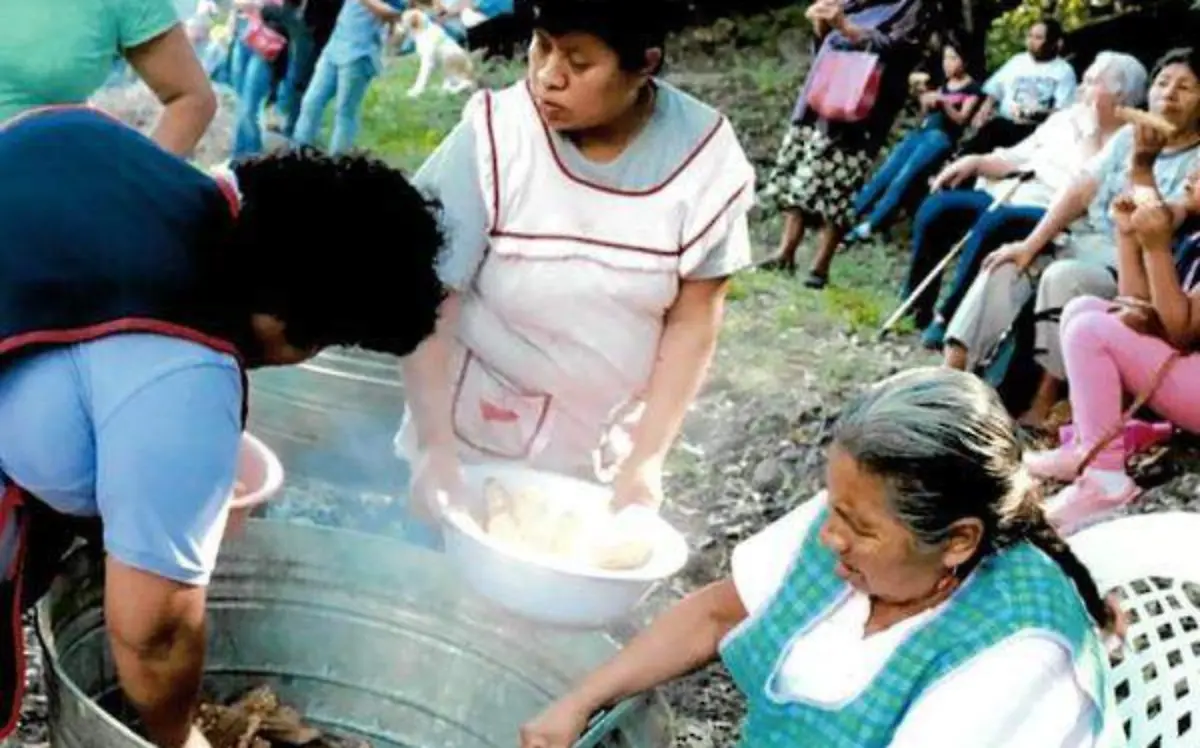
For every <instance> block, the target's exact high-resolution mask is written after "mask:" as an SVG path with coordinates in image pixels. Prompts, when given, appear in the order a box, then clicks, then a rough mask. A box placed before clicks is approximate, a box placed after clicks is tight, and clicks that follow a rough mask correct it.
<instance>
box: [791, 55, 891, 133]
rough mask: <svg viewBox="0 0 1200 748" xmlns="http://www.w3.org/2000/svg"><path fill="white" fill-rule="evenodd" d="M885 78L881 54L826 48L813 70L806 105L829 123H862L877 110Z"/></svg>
mask: <svg viewBox="0 0 1200 748" xmlns="http://www.w3.org/2000/svg"><path fill="white" fill-rule="evenodd" d="M882 78H883V64H882V63H881V62H880V60H879V55H877V54H874V53H873V52H856V51H853V50H845V49H826V50H824V51H823V52H822V53H821V55H820V57H819V58H818V59H817V62H816V65H815V67H814V68H813V71H812V76H811V78H810V83H809V87H808V97H807V104H808V106H809V108H810V109H812V110H813V111H814V112H816V113H817V114H819V115H820V116H821V118H822V119H825V120H828V121H830V122H861V121H863V120H864V119H866V118H867V117H868V116H869V115H870V114H871V110H872V109H874V108H875V101H876V100H877V99H878V98H879V85H880V81H881V80H882Z"/></svg>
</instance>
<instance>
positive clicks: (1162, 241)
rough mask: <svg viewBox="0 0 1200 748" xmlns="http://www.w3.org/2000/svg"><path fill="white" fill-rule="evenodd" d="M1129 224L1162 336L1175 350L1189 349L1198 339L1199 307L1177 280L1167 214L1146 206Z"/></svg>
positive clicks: (1160, 207)
mask: <svg viewBox="0 0 1200 748" xmlns="http://www.w3.org/2000/svg"><path fill="white" fill-rule="evenodd" d="M1133 226H1134V229H1135V231H1136V234H1137V239H1138V241H1139V242H1140V243H1141V247H1142V262H1143V263H1144V266H1145V276H1146V282H1147V285H1148V286H1149V293H1148V295H1149V297H1150V303H1151V304H1152V305H1153V306H1154V311H1155V313H1156V314H1157V315H1158V321H1159V324H1160V325H1161V326H1162V332H1163V337H1164V338H1165V339H1166V341H1167V342H1168V343H1170V344H1171V345H1173V346H1175V347H1176V348H1178V349H1179V350H1182V351H1186V350H1190V349H1191V347H1192V344H1193V343H1194V342H1195V341H1196V340H1197V339H1198V338H1200V329H1198V326H1200V309H1197V307H1198V306H1200V301H1198V300H1197V299H1194V298H1191V297H1189V296H1188V294H1187V293H1185V292H1184V290H1183V285H1182V284H1181V283H1180V282H1179V271H1178V269H1177V268H1176V267H1175V256H1174V253H1173V251H1172V249H1173V247H1172V239H1173V235H1174V228H1173V227H1172V226H1171V217H1170V215H1169V213H1168V211H1166V210H1165V209H1164V208H1163V207H1162V206H1147V207H1143V208H1139V209H1138V210H1137V212H1135V213H1134V216H1133ZM1143 298H1144V297H1143Z"/></svg>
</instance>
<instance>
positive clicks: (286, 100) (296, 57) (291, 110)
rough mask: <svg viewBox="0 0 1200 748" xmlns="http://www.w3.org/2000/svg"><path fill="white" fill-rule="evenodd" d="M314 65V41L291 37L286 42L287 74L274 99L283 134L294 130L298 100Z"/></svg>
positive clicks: (315, 58) (311, 75)
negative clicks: (290, 39)
mask: <svg viewBox="0 0 1200 748" xmlns="http://www.w3.org/2000/svg"><path fill="white" fill-rule="evenodd" d="M316 66H317V45H316V43H314V42H313V40H312V39H303V40H299V39H292V41H291V43H290V44H288V67H287V74H286V75H285V76H284V78H283V82H282V83H280V84H279V96H278V99H277V100H276V107H277V108H278V109H279V111H280V113H282V114H283V120H284V124H283V134H284V135H286V136H287V137H289V138H290V137H292V133H294V132H295V131H296V122H297V121H298V120H299V119H300V102H301V100H302V99H303V97H304V90H305V89H306V88H308V83H309V81H311V80H312V77H313V71H314V70H315V69H316Z"/></svg>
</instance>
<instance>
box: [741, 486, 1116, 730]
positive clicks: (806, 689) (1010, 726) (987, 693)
mask: <svg viewBox="0 0 1200 748" xmlns="http://www.w3.org/2000/svg"><path fill="white" fill-rule="evenodd" d="M824 503H825V497H824V493H822V494H819V495H818V496H817V497H816V498H814V499H812V500H811V501H808V502H806V503H805V504H803V505H802V506H800V507H799V508H797V509H795V510H793V511H792V512H791V513H789V514H788V515H787V516H785V517H783V518H781V519H780V520H778V521H777V522H775V523H773V524H772V525H770V526H769V527H767V528H765V529H764V530H762V531H761V532H759V533H758V534H757V535H755V536H753V537H751V538H749V539H747V540H745V541H744V542H742V543H741V544H739V545H738V546H737V548H735V549H734V551H733V582H734V585H735V586H736V587H737V590H738V595H739V596H740V597H741V599H742V603H743V604H744V605H745V607H746V610H747V611H749V613H750V615H752V616H753V615H754V614H755V613H756V612H757V611H759V610H760V609H761V608H762V607H763V606H764V605H766V604H767V603H768V602H769V601H770V599H771V597H772V596H773V595H774V593H775V591H776V590H777V589H778V588H779V586H780V585H781V584H782V583H783V580H784V577H785V576H786V574H787V571H788V568H789V566H790V564H791V560H792V558H793V557H794V556H795V555H796V553H797V552H798V551H799V548H800V544H801V542H802V541H803V540H804V538H805V537H806V535H807V534H808V531H809V528H810V527H811V526H812V523H813V522H814V521H815V519H816V515H817V513H818V512H819V511H820V509H821V507H822V506H823V505H824ZM943 605H945V603H943ZM940 608H941V606H939V607H936V608H932V609H930V610H927V611H924V612H922V613H920V614H918V615H916V616H913V617H911V618H909V619H907V620H905V621H902V622H900V623H898V624H896V625H894V626H892V627H891V628H888V629H887V630H885V631H881V632H879V633H876V634H873V635H871V636H868V637H864V636H863V631H864V627H865V626H866V623H867V617H868V615H869V613H870V602H869V600H868V598H867V596H866V595H865V594H863V593H862V592H858V591H854V592H852V593H851V594H850V595H849V596H848V597H847V598H846V600H845V602H843V603H842V604H840V605H839V606H837V607H836V608H834V609H833V610H832V611H831V612H830V613H829V614H828V615H826V617H825V618H824V619H823V620H821V621H820V622H819V623H817V624H816V625H815V626H813V627H812V629H811V630H810V631H809V633H808V634H806V635H805V636H803V637H802V638H800V639H798V640H796V641H795V642H793V644H792V645H791V650H790V651H789V652H788V654H787V656H786V659H785V660H784V662H783V666H782V667H781V669H780V673H779V679H778V681H777V686H778V688H780V690H781V693H780V695H781V696H785V697H793V698H798V699H799V698H803V699H807V700H809V701H812V702H816V703H818V704H823V705H830V706H836V705H837V704H839V703H842V702H844V701H846V700H848V699H851V698H853V697H854V696H856V695H857V694H858V693H859V692H861V691H862V690H863V689H864V688H866V687H867V686H868V685H869V684H870V682H871V680H872V679H873V678H874V677H875V675H876V674H877V673H878V672H879V671H880V670H881V669H882V668H883V667H884V665H885V664H886V662H887V659H888V657H889V656H890V655H891V654H892V652H893V651H895V649H896V648H897V647H899V646H900V644H901V643H902V642H903V641H904V639H905V637H907V636H908V634H909V633H911V632H912V631H913V630H915V629H917V628H918V627H920V626H922V625H924V624H925V623H926V622H927V621H928V620H929V619H930V618H931V617H932V616H933V615H934V614H935V613H936V612H937V611H938V610H940ZM1093 708H1094V707H1093V706H1092V702H1091V699H1090V698H1089V697H1088V695H1087V693H1086V692H1084V691H1083V689H1082V688H1080V686H1079V684H1078V683H1077V682H1076V680H1075V675H1074V669H1073V663H1072V660H1071V656H1070V653H1069V652H1068V651H1067V650H1066V649H1064V648H1063V646H1062V645H1061V644H1059V643H1057V642H1055V641H1054V640H1052V639H1050V638H1049V637H1047V636H1045V635H1043V634H1040V633H1037V632H1030V633H1027V634H1019V635H1017V636H1014V637H1012V638H1010V639H1007V640H1005V641H1003V642H1001V643H1000V644H997V645H995V646H993V647H992V648H991V649H989V650H987V651H985V652H983V653H981V654H978V655H976V656H975V657H974V658H973V659H971V660H969V661H968V662H966V663H964V664H963V665H961V666H960V667H959V668H958V669H957V670H955V671H954V672H952V673H950V674H948V675H947V676H945V677H944V678H943V679H942V680H940V681H938V682H937V683H935V684H934V685H933V686H931V687H930V688H929V689H928V690H926V691H925V693H923V694H921V696H920V697H918V699H917V701H916V703H914V704H913V707H912V708H911V709H910V710H909V712H908V714H907V715H905V717H904V720H903V721H902V722H901V723H900V727H899V728H898V729H897V730H896V734H895V735H894V736H893V739H892V742H891V744H890V748H961V747H962V746H964V745H970V746H971V748H1033V747H1034V746H1036V747H1037V748H1093V746H1095V745H1096V744H1097V736H1096V735H1095V733H1094V730H1093V712H1092V710H1093Z"/></svg>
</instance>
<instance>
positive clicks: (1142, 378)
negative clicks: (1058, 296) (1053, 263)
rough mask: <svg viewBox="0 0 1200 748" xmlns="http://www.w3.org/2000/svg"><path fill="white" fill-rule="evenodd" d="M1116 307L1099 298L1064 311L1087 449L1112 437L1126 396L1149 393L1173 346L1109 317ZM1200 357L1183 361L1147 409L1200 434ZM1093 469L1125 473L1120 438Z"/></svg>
mask: <svg viewBox="0 0 1200 748" xmlns="http://www.w3.org/2000/svg"><path fill="white" fill-rule="evenodd" d="M1111 308H1112V303H1111V302H1109V301H1105V300H1103V299H1097V298H1095V297H1094V296H1084V297H1081V298H1077V299H1074V300H1073V301H1071V302H1070V303H1069V304H1067V306H1066V307H1065V308H1064V309H1063V314H1062V322H1061V327H1060V335H1061V336H1062V337H1061V342H1062V348H1063V362H1064V363H1065V365H1066V369H1067V382H1068V384H1069V386H1070V388H1071V411H1072V415H1073V417H1074V419H1075V433H1076V436H1077V438H1078V439H1079V440H1080V442H1081V444H1082V445H1083V447H1084V448H1085V449H1090V448H1091V447H1092V446H1093V445H1094V444H1096V442H1098V441H1100V440H1101V439H1103V438H1104V437H1105V436H1108V435H1109V434H1110V433H1112V432H1113V431H1114V430H1115V429H1116V428H1117V426H1118V424H1120V423H1121V422H1122V421H1121V416H1122V415H1123V414H1124V407H1125V406H1124V402H1125V398H1124V395H1125V393H1130V394H1131V395H1132V396H1136V395H1138V394H1141V393H1143V392H1145V391H1146V389H1147V388H1149V386H1150V382H1151V380H1152V379H1153V377H1154V374H1155V372H1157V371H1158V369H1159V367H1160V366H1162V364H1163V362H1164V361H1165V360H1166V359H1167V357H1168V356H1169V355H1170V354H1171V351H1172V348H1171V346H1169V345H1167V344H1166V343H1164V342H1163V341H1162V340H1159V339H1158V338H1155V337H1151V336H1149V335H1141V334H1139V333H1136V332H1134V331H1133V330H1131V329H1129V328H1128V327H1126V326H1125V324H1124V323H1123V322H1121V320H1120V319H1119V318H1118V316H1117V315H1116V314H1113V313H1111V312H1110V311H1108V310H1109V309H1111ZM1198 382H1200V354H1191V355H1188V356H1184V357H1182V358H1180V359H1178V360H1176V362H1175V363H1174V364H1172V365H1171V369H1170V370H1169V371H1168V372H1167V374H1166V377H1164V378H1163V380H1162V383H1161V384H1160V385H1159V387H1158V389H1157V390H1156V391H1155V393H1154V394H1153V395H1152V396H1151V397H1150V399H1149V401H1148V402H1147V405H1149V406H1150V407H1151V408H1152V409H1153V410H1154V412H1156V413H1157V414H1158V415H1160V416H1161V417H1162V418H1164V419H1166V420H1168V421H1170V422H1172V423H1174V424H1175V425H1176V426H1179V427H1180V428H1184V429H1187V430H1188V431H1193V432H1200V397H1197V391H1196V385H1197V383H1198ZM1092 465H1093V466H1094V467H1096V468H1099V469H1101V470H1122V469H1123V468H1124V465H1125V455H1124V450H1123V448H1122V442H1121V439H1120V438H1117V439H1114V440H1112V441H1111V442H1109V444H1108V446H1106V447H1105V449H1104V451H1102V452H1100V454H1099V455H1097V456H1096V459H1095V461H1094V462H1093V463H1092Z"/></svg>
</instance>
